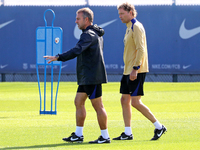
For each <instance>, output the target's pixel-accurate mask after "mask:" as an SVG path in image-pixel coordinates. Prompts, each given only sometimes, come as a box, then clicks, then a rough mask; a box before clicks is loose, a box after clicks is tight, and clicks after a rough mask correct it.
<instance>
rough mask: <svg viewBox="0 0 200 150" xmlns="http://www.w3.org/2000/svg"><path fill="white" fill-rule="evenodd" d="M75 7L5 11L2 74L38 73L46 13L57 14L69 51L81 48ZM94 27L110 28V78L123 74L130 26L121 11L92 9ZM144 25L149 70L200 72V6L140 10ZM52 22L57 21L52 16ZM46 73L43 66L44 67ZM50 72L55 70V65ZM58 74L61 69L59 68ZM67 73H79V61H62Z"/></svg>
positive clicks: (0, 35)
mask: <svg viewBox="0 0 200 150" xmlns="http://www.w3.org/2000/svg"><path fill="white" fill-rule="evenodd" d="M81 7H83V6H73V7H68V6H67V7H47V6H45V7H42V6H41V7H33V6H31V7H20V6H19V7H4V6H1V7H0V73H36V44H35V43H36V37H35V32H36V28H37V27H38V26H44V20H43V13H44V12H45V10H47V9H52V10H54V12H55V14H56V19H55V21H54V25H55V26H59V27H62V29H63V45H62V47H63V49H62V51H63V52H64V51H67V50H69V49H71V48H73V47H74V46H75V44H76V43H77V41H78V38H79V36H80V34H81V31H80V30H79V29H78V28H77V26H76V24H75V17H76V11H77V10H78V9H79V8H81ZM90 8H91V9H92V10H93V11H94V24H98V25H99V26H101V27H103V28H104V30H105V35H104V58H105V64H106V70H107V73H108V74H119V73H120V74H121V73H122V72H123V66H124V63H123V47H124V45H123V38H124V34H125V30H126V25H125V24H123V23H121V20H120V19H119V17H118V11H117V8H116V7H103V6H102V7H97V6H91V7H90ZM136 9H137V12H138V16H137V19H138V20H139V21H140V22H141V23H143V25H144V27H145V30H146V35H147V46H148V55H149V69H150V72H151V73H155V74H162V73H165V74H199V73H200V65H199V63H200V60H199V56H200V19H199V18H200V6H136ZM46 17H47V20H48V19H50V20H51V19H52V16H51V15H49V16H48V15H47V16H46ZM40 67H41V69H43V68H42V67H43V66H40ZM48 67H49V68H47V69H48V70H49V71H50V70H51V69H50V67H51V66H48ZM54 67H55V68H54V70H55V72H56V71H57V72H58V71H59V67H58V66H54ZM62 73H69V74H70V73H76V59H74V60H70V61H67V62H64V63H62Z"/></svg>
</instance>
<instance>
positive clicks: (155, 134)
mask: <svg viewBox="0 0 200 150" xmlns="http://www.w3.org/2000/svg"><path fill="white" fill-rule="evenodd" d="M165 132H167V128H166V127H165V126H164V125H162V129H160V130H158V129H155V130H154V137H153V138H152V139H151V140H152V141H153V140H157V139H159V138H160V137H161V136H162V135H163V134H164V133H165Z"/></svg>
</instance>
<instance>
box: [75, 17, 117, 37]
mask: <svg viewBox="0 0 200 150" xmlns="http://www.w3.org/2000/svg"><path fill="white" fill-rule="evenodd" d="M116 20H117V19H113V20H111V21H108V22H106V23H103V24H100V25H98V26H99V27H101V28H104V27H106V26H108V25H110V24H111V23H113V22H115V21H116ZM81 33H82V30H80V29H79V28H78V25H77V24H76V26H75V28H74V37H75V38H76V39H80V35H81Z"/></svg>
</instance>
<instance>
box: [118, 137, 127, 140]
mask: <svg viewBox="0 0 200 150" xmlns="http://www.w3.org/2000/svg"><path fill="white" fill-rule="evenodd" d="M120 139H121V140H127V139H128V137H125V138H123V137H121V138H120Z"/></svg>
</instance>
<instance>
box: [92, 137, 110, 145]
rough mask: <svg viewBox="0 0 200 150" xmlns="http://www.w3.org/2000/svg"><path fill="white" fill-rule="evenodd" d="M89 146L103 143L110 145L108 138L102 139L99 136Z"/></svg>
mask: <svg viewBox="0 0 200 150" xmlns="http://www.w3.org/2000/svg"><path fill="white" fill-rule="evenodd" d="M89 143H90V144H103V143H110V138H108V139H104V138H103V137H102V136H100V137H99V138H98V139H97V140H95V141H90V142H89Z"/></svg>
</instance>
